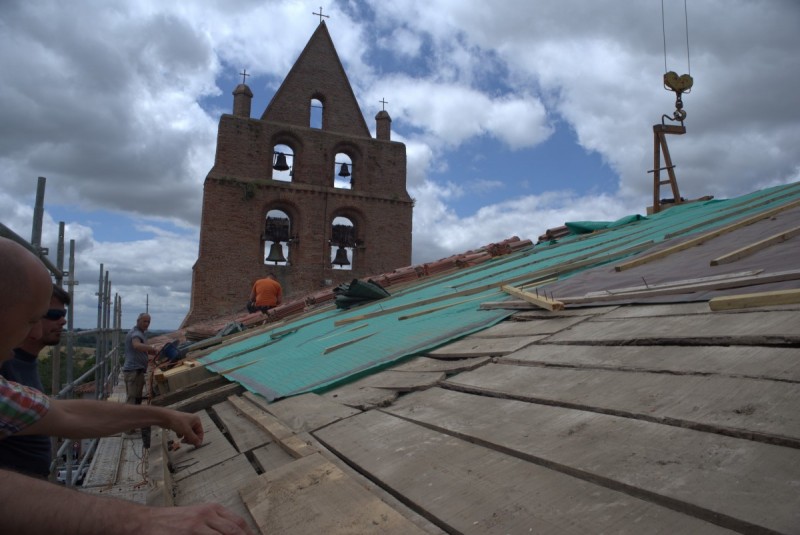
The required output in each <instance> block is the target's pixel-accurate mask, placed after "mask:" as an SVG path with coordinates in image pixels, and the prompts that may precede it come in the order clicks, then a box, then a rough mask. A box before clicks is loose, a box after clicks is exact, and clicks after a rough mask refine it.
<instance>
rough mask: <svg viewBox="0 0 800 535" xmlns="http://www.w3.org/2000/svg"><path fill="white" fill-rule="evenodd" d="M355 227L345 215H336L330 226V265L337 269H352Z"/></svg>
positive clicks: (354, 249)
mask: <svg viewBox="0 0 800 535" xmlns="http://www.w3.org/2000/svg"><path fill="white" fill-rule="evenodd" d="M355 251H356V228H355V226H354V225H353V222H352V221H351V220H350V219H348V218H346V217H336V218H334V219H333V225H332V226H331V239H330V252H331V254H330V258H331V267H332V268H333V269H337V270H345V271H347V270H352V269H353V264H354V262H355Z"/></svg>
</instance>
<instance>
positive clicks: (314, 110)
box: [308, 95, 325, 130]
mask: <svg viewBox="0 0 800 535" xmlns="http://www.w3.org/2000/svg"><path fill="white" fill-rule="evenodd" d="M308 111H309V113H308V115H309V124H308V126H309V127H310V128H316V129H319V130H322V127H323V125H324V124H325V122H324V120H325V103H324V102H323V99H322V97H321V96H320V95H315V96H313V97H312V98H311V102H310V104H309V110H308Z"/></svg>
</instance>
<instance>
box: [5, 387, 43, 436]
mask: <svg viewBox="0 0 800 535" xmlns="http://www.w3.org/2000/svg"><path fill="white" fill-rule="evenodd" d="M48 410H50V399H49V398H48V397H47V396H46V395H44V394H42V393H41V392H39V391H37V390H34V389H33V388H28V387H27V386H23V385H21V384H19V383H13V382H10V381H7V380H6V379H4V378H3V377H0V439H3V438H6V437H7V436H9V435H13V434H14V433H18V432H19V431H22V430H23V429H25V428H26V427H28V426H30V425H33V424H34V423H36V422H38V421H39V420H40V419H41V418H42V417H43V416H44V415H45V414H47V411H48Z"/></svg>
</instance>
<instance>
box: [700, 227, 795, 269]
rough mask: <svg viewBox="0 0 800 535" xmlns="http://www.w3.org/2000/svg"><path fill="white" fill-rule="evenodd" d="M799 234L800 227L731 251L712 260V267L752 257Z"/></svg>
mask: <svg viewBox="0 0 800 535" xmlns="http://www.w3.org/2000/svg"><path fill="white" fill-rule="evenodd" d="M798 234H800V227H794V228H792V229H789V230H785V231H783V232H779V233H778V234H774V235H772V236H770V237H768V238H764V239H763V240H759V241H757V242H755V243H751V244H750V245H745V246H744V247H740V248H739V249H736V250H735V251H731V252H730V253H727V254H724V255H722V256H718V257H717V258H714V259H713V260H711V262H710V264H711V265H712V266H719V265H722V264H730V263H731V262H735V261H736V260H739V259H740V258H744V257H746V256H750V255H751V254H755V253H757V252H758V251H760V250H762V249H766V248H767V247H771V246H773V245H777V244H779V243H783V242H785V241H786V240H788V239H790V238H793V237H795V236H797V235H798Z"/></svg>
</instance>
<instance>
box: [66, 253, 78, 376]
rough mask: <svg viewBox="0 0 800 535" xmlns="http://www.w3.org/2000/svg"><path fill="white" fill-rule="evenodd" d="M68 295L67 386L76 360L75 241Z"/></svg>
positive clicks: (68, 280)
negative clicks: (74, 312) (74, 316)
mask: <svg viewBox="0 0 800 535" xmlns="http://www.w3.org/2000/svg"><path fill="white" fill-rule="evenodd" d="M67 277H68V279H67V293H68V294H69V305H68V306H67V311H68V313H67V334H68V336H67V384H70V383H71V382H72V375H73V373H74V372H73V369H72V364H73V360H72V359H73V358H74V353H73V351H74V345H75V340H74V337H73V334H74V331H73V324H74V322H73V318H72V314H73V311H74V310H75V309H74V295H75V285H76V284H78V281H76V280H75V240H69V271H68V272H67Z"/></svg>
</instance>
